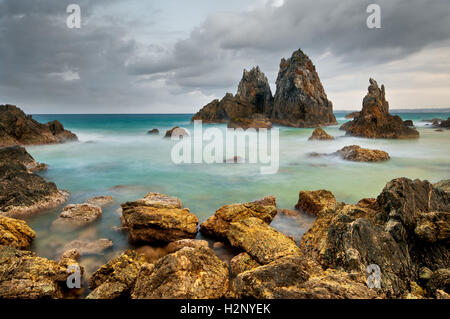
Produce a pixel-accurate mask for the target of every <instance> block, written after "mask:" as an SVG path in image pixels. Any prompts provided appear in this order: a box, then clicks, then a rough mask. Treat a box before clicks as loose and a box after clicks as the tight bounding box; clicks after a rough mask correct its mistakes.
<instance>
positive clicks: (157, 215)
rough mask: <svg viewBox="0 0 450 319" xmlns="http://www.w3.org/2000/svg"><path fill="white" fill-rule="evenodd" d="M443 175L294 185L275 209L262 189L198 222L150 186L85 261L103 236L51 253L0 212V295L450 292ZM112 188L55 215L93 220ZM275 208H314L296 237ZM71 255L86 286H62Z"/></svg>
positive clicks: (448, 209) (126, 206)
mask: <svg viewBox="0 0 450 319" xmlns="http://www.w3.org/2000/svg"><path fill="white" fill-rule="evenodd" d="M15 154H17V152H16V153H15ZM22 167H23V168H22V170H23V171H25V172H26V169H25V168H24V166H22ZM26 174H33V173H29V172H26ZM449 184H450V181H448V180H446V181H441V182H439V183H436V184H434V185H432V184H430V183H429V182H428V181H421V180H414V181H413V180H410V179H407V178H397V179H394V180H392V181H390V182H389V183H387V184H386V186H385V187H384V189H383V190H382V191H381V193H380V194H379V195H378V196H377V197H376V198H365V199H362V200H360V201H359V202H358V203H357V204H346V203H342V202H338V201H337V200H336V198H335V196H334V195H333V194H332V193H331V192H329V191H326V190H318V191H304V190H302V191H300V192H299V197H298V202H297V203H296V209H297V211H289V210H286V209H279V208H278V207H277V200H276V198H275V197H273V196H267V197H264V198H262V199H259V200H256V201H253V202H248V203H236V204H229V205H225V206H223V207H221V208H219V209H218V210H217V211H216V212H215V214H214V215H212V216H211V217H210V218H209V219H207V220H206V221H204V222H203V223H202V224H201V225H200V226H198V219H197V217H196V216H195V214H193V213H191V212H190V210H189V209H188V208H185V207H183V206H182V203H181V201H180V199H178V198H175V197H170V196H167V195H164V194H159V193H149V194H148V195H146V196H145V197H144V198H142V199H138V200H136V201H134V202H127V203H123V204H122V205H121V206H122V212H121V215H122V217H121V219H122V223H123V228H122V231H125V232H127V233H128V235H129V241H130V243H131V244H133V245H134V247H135V248H134V249H131V250H127V251H125V252H123V253H122V254H121V255H119V256H117V257H114V258H113V259H111V260H109V261H108V262H107V263H106V264H105V265H103V266H101V267H100V268H98V269H96V270H95V271H94V272H93V273H91V272H89V273H86V272H85V270H84V269H83V268H82V267H81V266H80V265H79V261H78V259H79V258H80V256H82V255H84V254H89V255H92V254H102V252H103V251H104V250H106V249H108V248H109V247H111V246H112V245H113V243H112V242H111V241H110V240H108V239H98V240H94V241H85V240H75V241H72V242H70V243H69V244H67V245H65V246H64V247H63V248H61V249H60V250H59V251H58V256H60V257H59V260H50V259H46V258H42V257H38V256H36V254H34V253H31V252H29V251H27V249H29V247H30V245H31V243H32V241H33V240H34V238H35V233H34V231H33V230H32V229H31V228H30V227H28V226H27V224H26V222H24V221H21V220H17V219H14V218H10V217H5V216H2V215H0V234H1V236H0V246H1V247H0V278H1V280H0V297H1V298H74V297H75V298H80V297H82V296H83V295H86V293H87V292H89V294H88V295H87V298H89V299H113V298H133V299H155V298H169V299H170V298H195V299H205V298H207V299H217V298H230V299H233V298H257V299H259V298H264V299H266V298H269V299H270V298H294V299H296V298H450V295H449V293H450V285H449V282H450V250H449V245H448V244H449V240H450V192H449V188H448V185H449ZM113 200H114V199H113V198H111V197H102V196H99V197H96V198H91V199H89V200H87V201H86V203H83V204H75V205H74V204H72V205H69V206H67V207H66V208H64V209H63V212H62V214H61V216H60V217H58V218H57V219H56V220H55V222H57V223H58V224H59V223H60V222H58V220H59V219H61V218H63V219H64V225H66V226H68V227H69V228H70V227H72V226H74V227H76V228H79V227H87V226H88V225H89V224H91V223H101V219H100V217H101V211H102V209H101V207H103V206H105V205H108V204H110V203H112V202H113ZM293 204H294V203H293ZM281 212H283V214H289V215H293V216H295V215H299V216H301V215H302V214H308V215H312V216H315V217H316V220H315V222H314V223H313V224H312V226H311V227H310V229H309V230H308V231H307V232H306V233H305V234H304V235H303V236H302V238H301V240H300V243H299V244H297V242H296V241H295V240H294V239H293V238H292V237H289V236H287V235H286V234H283V232H281V231H279V230H277V229H275V228H274V227H272V226H271V222H272V221H273V220H274V218H275V217H276V216H277V214H278V213H281ZM63 215H64V216H63ZM60 226H61V225H60ZM198 231H199V232H200V233H201V234H202V235H203V236H205V237H206V238H207V239H208V241H205V240H201V239H199V237H198ZM149 245H150V246H149ZM152 245H153V247H161V248H160V249H161V252H160V254H159V255H154V254H153V253H148V251H152V249H151V247H152ZM146 247H147V248H146ZM223 248H227V249H229V250H230V251H232V254H233V255H232V256H231V258H230V259H223V257H222V256H221V255H220V254H219V250H220V249H223ZM74 265H78V267H80V270H81V275H82V276H86V277H84V279H83V281H89V289H90V290H89V291H88V290H86V288H87V287H84V288H83V287H81V288H80V289H67V287H66V286H65V285H66V282H65V281H66V279H67V277H68V275H69V274H70V271H69V270H68V269H69V268H68V267H72V266H74ZM374 265H375V266H374ZM371 267H378V269H379V270H380V273H379V274H380V278H379V279H380V281H379V283H380V286H379V287H378V288H377V287H375V288H374V287H370V285H368V278H369V275H370V272H368V269H371Z"/></svg>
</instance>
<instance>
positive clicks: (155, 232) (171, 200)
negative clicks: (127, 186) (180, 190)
mask: <svg viewBox="0 0 450 319" xmlns="http://www.w3.org/2000/svg"><path fill="white" fill-rule="evenodd" d="M122 223H123V226H124V227H127V228H128V231H129V240H130V242H132V243H137V242H146V243H155V242H166V243H169V242H171V241H176V240H179V239H185V238H194V237H195V235H196V234H197V224H198V219H197V217H196V216H195V215H194V214H192V213H191V212H190V211H189V209H188V208H182V206H181V202H180V200H179V199H178V198H175V197H168V196H167V195H164V194H159V193H149V194H147V195H146V196H145V197H144V198H143V199H140V200H137V201H134V202H127V203H125V204H122Z"/></svg>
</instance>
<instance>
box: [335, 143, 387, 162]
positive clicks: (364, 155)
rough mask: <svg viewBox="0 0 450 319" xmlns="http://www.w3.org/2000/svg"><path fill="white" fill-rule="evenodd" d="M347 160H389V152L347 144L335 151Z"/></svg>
mask: <svg viewBox="0 0 450 319" xmlns="http://www.w3.org/2000/svg"><path fill="white" fill-rule="evenodd" d="M335 154H336V155H338V156H340V157H342V158H343V159H344V160H346V161H352V162H382V161H387V160H388V159H389V158H390V157H389V154H388V153H387V152H385V151H381V150H371V149H368V148H362V147H360V146H358V145H350V146H345V147H344V148H342V149H340V150H339V151H337V152H336V153H335Z"/></svg>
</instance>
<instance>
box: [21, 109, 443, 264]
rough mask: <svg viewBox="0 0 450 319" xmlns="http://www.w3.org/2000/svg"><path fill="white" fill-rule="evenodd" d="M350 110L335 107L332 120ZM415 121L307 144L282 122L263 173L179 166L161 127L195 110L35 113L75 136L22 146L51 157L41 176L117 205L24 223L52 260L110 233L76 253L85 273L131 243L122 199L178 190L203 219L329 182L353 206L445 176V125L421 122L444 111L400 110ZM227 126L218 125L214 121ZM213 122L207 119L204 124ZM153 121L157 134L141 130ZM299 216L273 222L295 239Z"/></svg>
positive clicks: (334, 130)
mask: <svg viewBox="0 0 450 319" xmlns="http://www.w3.org/2000/svg"><path fill="white" fill-rule="evenodd" d="M345 114H347V112H336V117H337V119H338V121H339V124H342V123H343V122H345V121H346V120H345V118H344V115H345ZM399 115H400V116H401V117H402V118H403V119H404V120H406V119H411V120H413V121H414V123H415V125H416V126H417V127H418V130H419V132H420V138H419V139H415V140H385V139H362V138H354V137H345V136H344V135H345V132H344V131H340V130H339V126H338V125H336V126H331V127H327V128H326V131H327V132H328V133H329V134H331V135H333V136H335V137H336V139H335V140H333V141H308V138H309V136H310V135H311V133H312V131H313V129H299V128H288V127H279V129H280V169H279V172H278V174H275V175H261V174H260V171H259V167H260V165H258V164H210V165H207V164H182V165H176V164H174V163H173V162H172V160H171V149H172V146H173V145H174V144H175V142H173V141H171V140H170V139H164V138H163V134H164V133H165V131H166V130H167V129H170V128H172V127H174V126H180V127H185V128H188V129H192V128H193V125H192V123H191V122H190V118H191V116H192V115H188V114H183V115H34V116H33V118H34V119H36V120H38V121H40V122H48V121H51V120H59V121H61V122H62V123H63V124H64V126H65V127H66V128H67V129H69V130H71V131H72V132H74V133H76V134H77V135H78V137H79V140H80V142H79V143H69V144H59V145H44V146H31V147H27V150H28V151H29V152H30V154H31V155H32V156H33V157H34V158H35V159H36V160H37V161H39V162H43V163H46V164H48V170H47V171H46V172H43V173H42V174H41V175H42V176H43V177H45V178H46V179H48V180H51V181H54V182H55V183H56V185H57V186H58V187H59V188H60V189H66V190H68V191H70V194H71V197H70V200H69V202H70V203H82V202H83V201H85V200H86V199H87V198H89V197H92V196H97V195H112V196H113V197H114V198H115V199H116V202H117V203H116V204H115V205H113V206H111V207H108V208H105V209H104V211H103V218H102V220H101V221H100V222H99V223H97V224H95V225H93V226H91V227H89V228H87V229H84V230H81V231H78V232H74V233H63V234H60V233H54V232H53V231H50V228H49V226H50V225H51V223H52V221H53V220H54V219H55V218H56V217H57V215H58V214H59V213H60V211H61V209H60V208H59V209H55V210H53V211H50V212H47V213H43V214H39V215H38V216H35V217H33V218H31V219H30V220H29V223H30V225H31V227H32V228H33V229H35V230H36V232H37V238H36V240H35V242H34V244H33V249H34V250H35V251H37V252H38V253H39V254H40V255H43V256H46V257H49V258H55V256H56V251H57V249H58V247H61V245H63V244H65V243H68V242H69V241H71V240H73V239H80V238H81V239H95V238H109V239H111V240H113V242H114V248H113V249H111V250H109V251H108V252H107V253H106V254H105V255H103V256H100V257H85V258H83V262H84V266H86V267H87V270H88V272H89V271H93V270H94V269H95V268H96V267H97V266H98V265H100V264H101V263H102V262H103V261H105V260H107V259H108V258H110V257H111V256H113V255H114V254H116V253H117V252H118V251H120V250H123V249H126V248H128V247H129V245H128V243H127V240H126V234H125V233H121V232H118V231H116V230H113V229H112V226H119V225H120V220H119V215H120V214H119V213H118V212H117V209H118V208H119V204H120V203H123V202H125V201H128V200H136V199H138V198H142V197H143V196H144V195H145V194H147V193H149V192H161V193H165V194H168V195H170V196H176V197H179V198H180V199H181V201H182V203H183V206H185V207H188V208H190V210H191V212H193V213H194V214H196V215H197V216H198V218H199V220H200V222H202V221H204V220H205V219H206V218H208V217H209V216H211V215H212V214H214V212H215V211H216V210H217V209H218V208H219V207H221V206H223V205H226V204H230V203H237V202H248V201H252V200H255V199H259V198H261V197H264V196H267V195H274V196H276V198H277V201H278V207H279V208H289V209H292V208H293V207H294V205H295V204H296V202H297V199H298V193H299V191H300V190H314V189H328V190H330V191H332V192H333V193H334V195H335V196H336V197H337V199H338V200H339V201H344V202H347V203H355V202H357V201H358V200H359V199H361V198H364V197H376V196H377V194H379V193H380V191H381V190H382V189H383V187H384V185H385V184H386V183H387V182H388V181H390V180H391V179H393V178H396V177H408V178H412V179H415V178H419V179H428V180H429V181H431V182H437V181H439V180H442V179H448V178H450V146H449V145H450V144H449V142H450V130H444V131H443V132H436V131H435V129H433V128H431V127H429V126H428V127H427V126H426V123H425V122H422V121H421V120H423V119H432V118H436V117H439V118H447V117H448V116H449V114H448V113H402V114H399ZM215 126H216V127H219V128H220V129H222V130H225V128H226V126H225V125H215ZM207 127H211V125H204V128H207ZM152 128H158V129H159V130H160V135H159V136H153V135H147V134H146V132H147V131H148V130H150V129H152ZM352 144H357V145H360V146H362V147H368V148H376V149H381V150H385V151H387V152H388V153H389V154H390V156H391V159H390V160H389V161H387V162H382V163H354V162H347V161H343V160H341V159H339V158H337V157H322V158H311V157H309V156H308V154H309V153H311V152H318V153H333V152H335V151H336V150H338V149H340V148H342V147H344V146H346V145H352ZM312 221H313V220H312V219H311V218H310V217H306V216H305V217H304V218H302V219H301V221H300V222H299V221H298V220H297V221H295V222H293V221H286V220H284V221H283V220H282V219H277V220H276V221H274V223H273V225H274V226H275V227H277V228H280V229H283V231H285V232H286V233H288V234H289V235H294V236H295V237H296V238H300V237H301V235H302V234H303V233H304V232H305V231H306V230H307V228H308V227H309V226H310V225H311V223H312Z"/></svg>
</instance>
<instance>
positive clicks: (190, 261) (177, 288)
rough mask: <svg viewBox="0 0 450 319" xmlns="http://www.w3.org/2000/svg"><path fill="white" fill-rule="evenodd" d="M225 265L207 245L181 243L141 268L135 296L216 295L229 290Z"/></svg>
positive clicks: (221, 295) (158, 297)
mask: <svg viewBox="0 0 450 319" xmlns="http://www.w3.org/2000/svg"><path fill="white" fill-rule="evenodd" d="M228 277H229V274H228V267H227V265H226V264H225V263H224V262H223V261H221V260H220V259H219V258H218V257H217V256H216V255H215V254H214V252H213V251H212V250H211V249H209V248H191V247H184V248H182V249H181V250H178V251H177V252H175V253H173V254H169V255H167V256H164V257H162V258H161V259H159V260H158V261H157V262H156V263H155V264H153V265H151V264H148V265H146V266H145V267H142V268H141V271H140V272H139V276H138V278H137V280H136V285H135V287H134V289H133V292H132V298H134V299H161V298H162V299H218V298H221V297H223V296H224V295H225V294H226V293H227V291H228Z"/></svg>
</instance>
